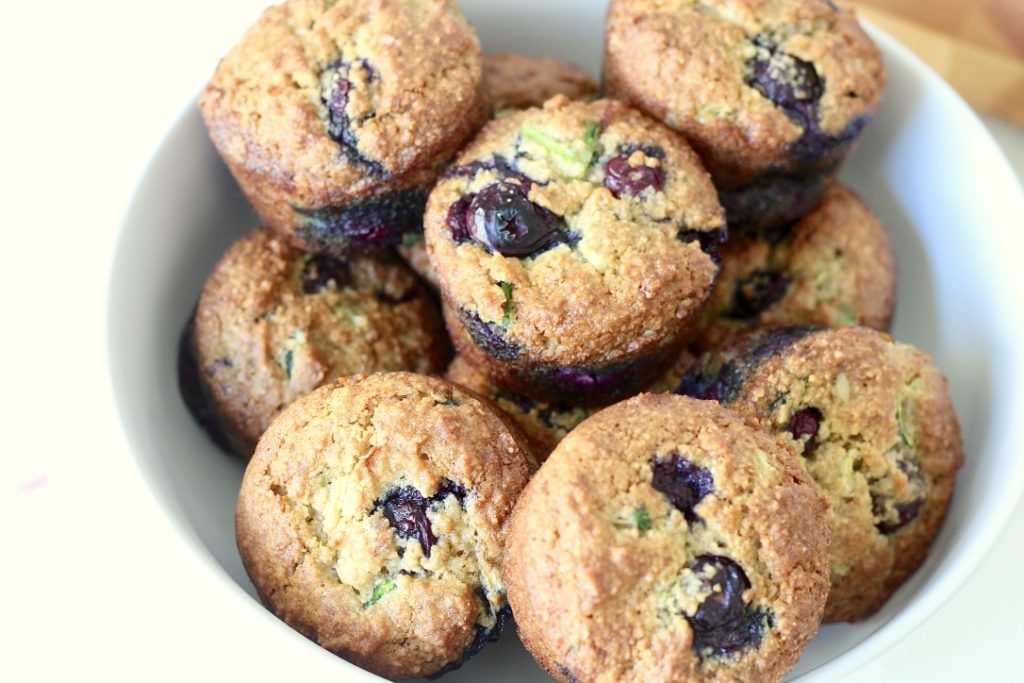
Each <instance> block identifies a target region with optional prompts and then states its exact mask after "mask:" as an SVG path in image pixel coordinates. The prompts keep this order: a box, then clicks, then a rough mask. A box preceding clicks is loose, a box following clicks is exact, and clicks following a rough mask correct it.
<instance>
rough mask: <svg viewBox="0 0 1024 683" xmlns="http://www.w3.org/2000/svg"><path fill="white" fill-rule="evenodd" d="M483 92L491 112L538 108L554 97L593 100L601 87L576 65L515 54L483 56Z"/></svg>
mask: <svg viewBox="0 0 1024 683" xmlns="http://www.w3.org/2000/svg"><path fill="white" fill-rule="evenodd" d="M484 90H486V91H487V93H488V95H490V98H491V105H492V106H493V108H494V111H495V112H496V113H498V114H501V113H502V112H503V111H505V110H507V109H527V108H529V107H539V106H541V105H542V104H544V103H545V102H546V101H548V100H549V99H551V98H552V97H554V96H555V95H565V96H566V97H568V98H569V99H571V100H585V99H594V98H596V97H597V95H598V93H600V92H601V86H599V85H598V84H597V81H595V80H594V79H593V78H591V77H590V76H589V75H587V72H586V71H584V70H583V69H581V68H579V67H578V66H576V65H575V64H569V63H568V62H563V61H560V60H558V59H551V58H550V57H529V56H527V55H521V54H519V53H517V52H489V53H487V54H485V55H484Z"/></svg>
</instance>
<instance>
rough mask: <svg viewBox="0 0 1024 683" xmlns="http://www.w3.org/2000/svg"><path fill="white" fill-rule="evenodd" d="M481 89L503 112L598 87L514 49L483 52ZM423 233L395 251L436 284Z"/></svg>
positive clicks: (568, 68)
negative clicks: (556, 96) (513, 50)
mask: <svg viewBox="0 0 1024 683" xmlns="http://www.w3.org/2000/svg"><path fill="white" fill-rule="evenodd" d="M484 90H485V92H486V93H487V95H488V98H489V101H490V103H491V106H492V111H493V112H494V114H495V115H496V116H502V115H504V114H507V113H509V112H511V111H513V110H516V109H527V108H529V107H539V106H541V105H542V104H544V103H545V102H546V101H548V100H549V99H551V98H552V97H554V96H555V95H565V96H566V97H568V98H569V99H573V100H583V99H589V100H592V99H595V98H596V97H597V95H598V93H600V91H601V87H600V86H599V85H598V84H597V82H596V81H594V79H592V78H591V77H590V76H588V75H587V73H586V72H585V71H583V70H582V69H580V68H579V67H577V66H574V65H573V64H569V63H567V62H562V61H559V60H557V59H550V58H547V57H528V56H526V55H521V54H518V53H515V52H492V53H488V54H485V55H484ZM421 238H422V233H413V232H410V233H407V234H406V235H405V236H403V238H402V243H401V244H400V245H399V246H398V253H399V254H401V255H402V258H404V259H405V260H406V262H408V264H409V265H410V266H412V269H413V270H415V271H416V272H417V273H419V274H420V276H421V277H423V279H424V280H426V281H427V282H429V283H430V284H432V285H433V286H434V287H435V288H436V287H437V278H436V277H435V276H434V271H433V269H431V267H430V259H429V257H428V256H427V246H426V244H424V242H423V240H422V239H421Z"/></svg>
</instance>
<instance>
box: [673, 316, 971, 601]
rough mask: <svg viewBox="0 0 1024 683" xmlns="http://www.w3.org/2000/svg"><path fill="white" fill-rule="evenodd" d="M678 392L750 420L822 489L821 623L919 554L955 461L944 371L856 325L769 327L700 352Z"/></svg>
mask: <svg viewBox="0 0 1024 683" xmlns="http://www.w3.org/2000/svg"><path fill="white" fill-rule="evenodd" d="M680 391H681V392H682V393H685V394H688V395H690V396H696V397H699V398H710V399H716V400H719V401H721V402H722V403H723V404H724V405H726V406H728V407H729V408H732V409H734V410H737V411H739V412H741V413H744V414H747V415H749V416H751V417H753V418H755V419H756V420H757V421H758V423H759V424H761V426H762V427H764V428H765V429H766V430H767V431H768V432H770V433H772V434H775V435H777V436H778V438H780V439H781V440H782V441H783V442H784V443H786V444H787V445H788V446H789V447H790V448H791V449H793V450H794V451H795V452H797V453H798V454H800V456H801V462H802V463H803V465H804V467H805V468H806V470H807V471H808V473H810V475H811V476H812V477H813V478H814V480H815V482H816V483H817V485H818V489H819V490H820V491H821V493H822V494H823V495H824V496H825V498H826V499H828V502H829V512H828V520H829V526H830V527H831V532H832V545H831V549H830V556H831V557H830V560H831V574H832V590H831V593H830V595H829V602H828V606H827V608H826V612H825V618H826V619H828V620H830V621H840V620H845V621H853V620H857V619H860V618H862V617H864V616H867V615H868V614H871V613H872V612H874V611H875V610H877V609H878V608H879V607H880V606H881V605H882V604H883V603H884V602H885V600H886V599H887V598H888V597H889V595H891V593H892V592H893V590H895V588H896V587H897V586H899V584H900V583H901V582H902V581H903V580H904V579H905V578H906V577H907V576H908V575H909V574H910V573H911V572H912V571H913V570H914V569H916V568H917V566H918V565H920V563H921V562H922V561H923V559H924V557H925V555H926V553H927V551H928V547H929V545H930V543H931V539H932V537H933V536H934V535H935V533H936V532H937V530H938V528H939V525H940V524H941V522H942V519H943V517H944V516H945V513H946V508H947V506H948V504H949V500H950V497H951V495H952V492H953V477H954V475H955V473H956V470H957V468H959V467H960V464H961V463H962V460H963V453H962V444H961V440H960V427H959V423H958V421H957V416H956V412H955V410H954V408H953V403H952V400H951V399H950V397H949V391H948V388H947V385H946V380H945V378H944V377H943V376H942V374H941V373H940V372H939V371H938V369H936V367H935V366H934V365H933V364H932V363H931V361H930V359H929V358H928V357H927V356H926V355H925V354H923V353H921V352H920V351H918V350H917V349H915V348H914V347H912V346H910V345H908V344H901V343H898V342H896V341H894V340H893V339H892V338H891V337H889V336H888V335H886V334H883V333H880V332H877V331H875V330H871V329H868V328H864V327H839V328H820V327H818V328H815V327H798V328H774V329H770V330H763V331H758V332H754V333H750V334H747V335H744V336H741V337H739V338H737V339H736V340H735V341H734V342H733V343H731V344H729V345H728V346H727V347H724V348H722V349H720V350H718V351H717V352H714V353H711V354H707V355H705V356H702V357H701V358H700V359H699V360H698V362H697V364H696V365H695V366H694V367H693V368H691V370H690V371H689V372H688V373H687V375H686V377H685V378H684V379H683V382H682V385H681V387H680Z"/></svg>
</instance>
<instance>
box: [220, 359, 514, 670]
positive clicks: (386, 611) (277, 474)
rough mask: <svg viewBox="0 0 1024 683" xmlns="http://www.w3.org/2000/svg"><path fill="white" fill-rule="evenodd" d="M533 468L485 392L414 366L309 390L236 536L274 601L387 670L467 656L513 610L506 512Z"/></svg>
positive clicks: (338, 646)
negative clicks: (504, 569) (506, 581)
mask: <svg viewBox="0 0 1024 683" xmlns="http://www.w3.org/2000/svg"><path fill="white" fill-rule="evenodd" d="M529 475H530V467H529V465H528V464H527V461H526V459H525V458H524V456H523V453H522V451H521V450H520V448H519V445H518V444H517V443H516V441H515V440H514V438H513V436H512V434H511V433H510V432H509V431H508V430H507V429H506V428H505V426H504V424H503V423H502V421H501V420H500V419H499V418H498V417H497V416H496V415H495V414H494V413H493V412H492V411H491V410H490V409H489V408H487V407H486V406H485V405H484V403H483V402H482V401H480V400H479V399H477V398H476V397H475V396H473V395H472V394H469V393H467V392H465V391H463V390H461V389H459V388H457V387H454V386H452V385H450V384H448V383H446V382H444V381H442V380H439V379H436V378H431V377H425V376H422V375H413V374H410V373H389V374H388V373H385V374H377V375H358V376H354V377H348V378H344V379H342V380H340V381H338V382H337V383H334V384H332V385H329V386H325V387H322V388H320V389H319V390H317V391H315V392H313V393H312V394H310V395H308V396H306V397H304V398H302V399H299V400H298V401H296V402H295V403H293V404H292V405H291V406H289V407H288V409H287V410H285V411H284V412H283V413H282V414H281V415H280V416H279V417H278V419H276V420H275V421H274V423H273V424H272V425H271V427H270V428H269V429H268V430H267V432H266V434H264V436H263V437H262V438H261V439H260V444H259V446H258V448H257V449H256V453H255V455H254V456H253V459H252V461H251V462H250V464H249V466H248V468H247V469H246V473H245V477H244V479H243V481H242V489H241V493H240V494H239V499H238V508H237V515H236V531H237V537H238V546H239V550H240V552H241V555H242V559H243V561H244V564H245V567H246V570H247V571H248V572H249V576H250V578H252V580H253V583H254V585H255V586H256V588H257V590H258V591H259V593H260V596H261V598H262V600H263V601H264V602H265V603H266V604H267V605H268V606H269V607H270V608H271V609H273V610H274V611H275V613H276V614H277V615H278V616H280V617H281V618H282V619H284V620H285V621H286V622H287V623H288V624H289V625H291V626H292V627H294V628H296V629H297V630H299V631H300V632H302V633H303V634H305V635H306V636H308V637H309V638H311V639H313V640H315V641H316V642H318V643H319V644H320V645H322V646H323V647H325V648H327V649H329V650H331V651H333V652H335V653H337V654H339V655H341V656H343V657H345V658H346V659H349V660H351V661H353V662H355V663H356V664H358V665H359V666H362V667H364V668H367V669H369V670H371V671H374V672H376V673H378V674H380V675H382V676H387V677H388V678H403V677H412V676H422V675H430V674H435V673H439V672H442V671H444V670H446V668H447V667H451V666H457V665H458V664H459V663H461V661H463V659H464V658H465V657H467V656H471V655H472V654H475V651H476V650H479V649H480V647H482V645H483V644H484V642H485V641H486V640H487V639H488V638H491V637H494V636H495V635H496V631H497V630H498V629H499V628H500V626H501V624H502V623H503V622H504V620H505V618H506V617H507V612H508V610H507V604H506V599H505V589H504V585H503V583H502V580H501V576H500V565H501V558H502V543H503V540H504V524H505V521H506V518H507V517H508V516H509V514H510V513H511V511H512V506H513V505H514V503H515V501H516V499H517V498H518V496H519V493H520V491H521V490H522V488H523V487H524V486H525V484H526V481H527V479H528V478H529Z"/></svg>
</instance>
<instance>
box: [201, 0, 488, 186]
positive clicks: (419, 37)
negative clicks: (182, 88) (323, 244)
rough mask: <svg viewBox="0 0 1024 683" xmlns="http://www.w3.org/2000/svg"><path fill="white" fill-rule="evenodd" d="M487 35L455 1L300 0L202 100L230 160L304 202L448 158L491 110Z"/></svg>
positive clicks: (281, 12) (259, 33)
mask: <svg viewBox="0 0 1024 683" xmlns="http://www.w3.org/2000/svg"><path fill="white" fill-rule="evenodd" d="M481 62H482V57H481V50H480V44H479V42H478V41H477V38H476V36H475V34H474V32H473V29H472V27H471V26H470V25H469V24H468V23H467V22H466V20H465V18H464V17H463V16H462V14H461V12H460V10H459V9H458V6H457V5H456V4H455V3H453V2H446V1H445V0H333V1H330V2H328V1H326V0H289V1H288V2H285V3H282V4H280V5H274V6H272V7H270V8H268V9H267V10H266V11H264V12H263V14H262V16H261V17H260V18H259V20H258V21H257V22H256V23H255V24H254V25H253V26H252V27H251V28H250V29H249V30H248V31H247V32H246V34H245V35H244V37H243V38H242V40H241V41H240V42H239V43H238V44H237V45H236V46H235V47H234V48H233V49H232V50H231V51H230V52H229V53H228V54H227V56H226V57H224V59H223V60H222V61H221V63H220V65H219V66H218V67H217V71H216V73H215V74H214V76H213V78H212V79H211V81H210V83H209V84H208V85H207V87H206V89H205V91H204V92H203V94H202V97H201V98H200V102H199V106H200V109H201V110H202V112H203V116H204V118H205V120H206V123H207V127H208V128H209V130H210V134H211V136H212V137H213V140H214V142H215V143H216V145H217V148H218V149H219V150H220V151H221V153H222V154H223V155H225V156H226V157H227V158H228V159H229V160H230V161H232V162H233V163H235V164H239V165H241V166H242V167H244V168H246V169H249V170H258V171H259V172H261V173H262V174H264V175H266V176H269V177H270V178H271V179H272V180H273V181H275V182H280V183H287V184H289V185H290V186H292V187H293V189H294V197H293V200H294V201H295V203H296V204H297V205H300V206H319V205H321V204H331V203H337V202H338V201H341V200H343V199H345V198H348V197H354V196H362V195H364V194H367V193H369V192H373V191H376V190H378V189H379V188H381V187H383V186H387V185H389V184H391V183H392V182H393V177H395V176H402V175H405V174H409V173H412V172H415V171H419V170H422V169H424V168H427V167H430V166H433V165H437V164H439V163H440V162H442V161H443V160H444V159H446V158H448V157H449V156H450V155H451V154H453V153H454V152H455V150H456V149H458V147H459V146H460V145H461V144H462V143H463V142H464V140H465V139H466V138H467V137H468V136H469V135H471V134H472V133H473V131H474V130H475V129H476V126H477V125H478V124H479V122H480V119H481V117H482V116H483V115H484V111H485V104H484V100H483V97H482V89H481V87H480V84H481V79H482V65H481Z"/></svg>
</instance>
